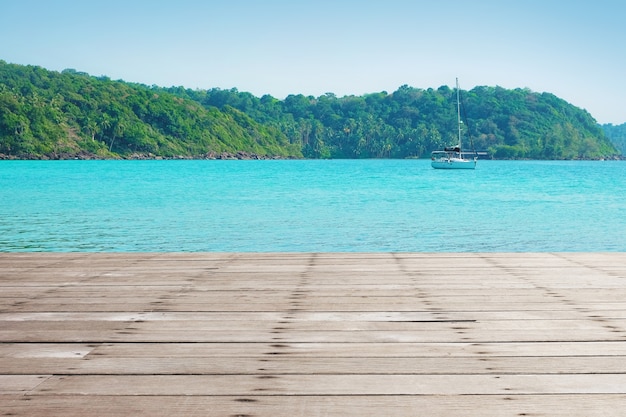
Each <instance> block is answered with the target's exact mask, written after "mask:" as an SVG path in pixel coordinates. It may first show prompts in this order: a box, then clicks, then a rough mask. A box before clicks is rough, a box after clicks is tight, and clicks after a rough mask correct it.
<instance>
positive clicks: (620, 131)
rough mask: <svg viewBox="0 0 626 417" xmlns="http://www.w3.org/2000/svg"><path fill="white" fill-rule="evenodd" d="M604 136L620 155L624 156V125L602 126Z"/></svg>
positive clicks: (625, 128) (625, 125) (625, 140)
mask: <svg viewBox="0 0 626 417" xmlns="http://www.w3.org/2000/svg"><path fill="white" fill-rule="evenodd" d="M602 130H604V134H605V135H606V136H607V137H608V138H609V140H610V141H611V142H612V143H613V145H615V147H616V148H617V150H618V151H620V153H621V154H622V155H626V123H623V124H621V125H617V126H615V125H612V124H606V125H602Z"/></svg>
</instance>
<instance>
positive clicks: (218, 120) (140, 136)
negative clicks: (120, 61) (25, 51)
mask: <svg viewBox="0 0 626 417" xmlns="http://www.w3.org/2000/svg"><path fill="white" fill-rule="evenodd" d="M0 80H1V83H0V154H5V155H9V156H16V157H20V158H39V157H46V158H63V157H87V158H89V157H98V158H118V157H153V156H162V157H207V156H213V155H220V154H222V153H226V154H229V155H236V154H237V153H239V154H241V153H247V154H255V155H260V156H283V157H287V156H295V157H299V156H301V155H302V154H301V152H300V147H299V145H292V144H289V142H288V141H287V138H286V136H285V135H284V134H283V133H281V132H280V131H279V130H277V129H275V128H273V127H271V126H268V125H262V124H260V123H258V122H255V121H254V120H252V119H251V118H250V117H248V116H247V115H246V114H244V113H242V112H241V111H239V110H237V109H234V108H225V109H221V110H218V109H217V108H215V107H209V108H205V107H204V106H202V105H201V104H200V103H197V102H194V101H191V100H185V99H183V98H181V97H177V96H175V95H173V94H170V93H167V92H165V91H162V90H155V89H152V88H149V87H147V86H144V85H136V84H129V83H125V82H121V81H111V80H109V79H107V78H106V77H99V78H96V77H91V76H89V75H87V74H84V73H78V72H76V71H73V70H66V71H63V73H58V72H53V71H47V70H45V69H43V68H40V67H32V66H19V65H10V64H6V63H4V62H1V61H0Z"/></svg>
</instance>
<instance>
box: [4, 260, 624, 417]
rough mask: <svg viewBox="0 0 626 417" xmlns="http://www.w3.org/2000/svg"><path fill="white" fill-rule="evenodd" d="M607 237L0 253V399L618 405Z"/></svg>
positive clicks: (137, 409)
mask: <svg viewBox="0 0 626 417" xmlns="http://www.w3.org/2000/svg"><path fill="white" fill-rule="evenodd" d="M625 409H626V253H511V254H506V253H501V254H498V253H489V254H467V253H464V254H453V253H448V254H419V253H388V254H385V253H377V254H332V253H326V254H322V253H318V254H304V253H301V254H295V253H294V254H284V253H267V254H253V253H251V254H235V253H228V254H226V253H224V254H218V253H214V254H206V253H195V254H156V253H149V254H132V253H126V254H105V253H99V254H85V253H83V254H79V253H69V254H53V253H39V254H34V253H0V414H1V415H18V416H19V415H22V416H119V415H145V416H174V415H185V416H207V415H211V416H278V417H280V416H320V415H326V416H336V415H341V416H383V415H384V416H415V415H428V416H451V415H459V416H523V415H533V416H568V417H571V416H621V415H623V414H624V411H623V410H625Z"/></svg>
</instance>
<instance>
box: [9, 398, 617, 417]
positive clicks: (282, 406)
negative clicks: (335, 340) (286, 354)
mask: <svg viewBox="0 0 626 417" xmlns="http://www.w3.org/2000/svg"><path fill="white" fill-rule="evenodd" d="M0 401H2V406H3V407H2V409H3V411H5V412H6V413H7V414H10V415H15V416H30V417H84V416H99V417H119V416H122V415H133V416H149V417H171V416H187V417H205V416H207V415H211V416H258V417H293V416H347V417H379V416H387V417H406V416H416V415H428V416H429V417H450V416H464V417H519V416H544V417H622V416H623V412H624V409H626V396H624V395H579V394H577V395H516V394H506V395H487V396H485V395H469V396H406V395H405V396H389V395H385V396H330V397H329V396H324V397H319V396H307V397H302V396H263V397H258V396H245V397H241V396H162V397H157V396H117V397H110V396H84V395H62V396H54V395H47V396H27V397H24V396H20V397H9V398H7V399H6V400H1V399H0Z"/></svg>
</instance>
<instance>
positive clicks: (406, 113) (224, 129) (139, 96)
mask: <svg viewBox="0 0 626 417" xmlns="http://www.w3.org/2000/svg"><path fill="white" fill-rule="evenodd" d="M461 96H462V104H463V113H464V116H465V117H464V118H465V120H466V122H467V123H466V129H465V131H466V132H467V133H469V136H467V137H466V138H465V139H464V141H465V144H466V145H467V147H469V146H470V145H471V144H473V146H474V148H475V149H476V150H479V151H484V152H487V154H488V157H492V158H499V159H513V158H515V159H520V158H526V159H598V158H609V157H616V156H617V155H618V154H619V152H618V151H617V149H615V147H614V146H613V145H612V144H611V143H610V141H609V140H608V139H607V137H606V136H605V134H604V132H603V130H602V129H601V127H600V126H599V125H598V124H597V123H596V122H595V120H594V119H593V118H592V117H591V115H589V114H588V113H587V112H586V111H584V110H581V109H579V108H576V107H574V106H572V105H570V104H568V103H567V102H565V101H564V100H561V99H559V98H557V97H556V96H554V95H552V94H548V93H542V94H539V93H534V92H532V91H530V90H526V89H515V90H507V89H503V88H500V87H477V88H474V89H472V90H470V91H462V94H461ZM455 97H456V95H455V92H454V90H453V89H451V88H449V87H447V86H443V87H440V88H438V89H436V90H435V89H432V88H429V89H426V90H423V89H418V88H413V87H409V86H406V85H405V86H401V87H400V88H399V89H398V90H397V91H394V92H393V93H387V92H380V93H372V94H367V95H364V96H346V97H341V98H339V97H336V96H335V95H333V94H331V93H328V94H326V95H323V96H320V97H312V96H303V95H290V96H288V97H287V98H285V99H284V100H279V99H277V98H274V97H272V96H269V95H266V96H263V97H260V98H258V97H255V96H253V95H252V94H250V93H246V92H239V91H238V90H237V89H231V90H221V89H211V90H191V89H185V88H183V87H172V88H162V87H156V86H152V87H149V86H145V85H140V84H131V83H126V82H123V81H112V80H110V79H108V78H107V77H92V76H89V75H88V74H84V73H79V72H77V71H74V70H65V71H63V72H62V73H58V72H54V71H47V70H45V69H43V68H40V67H34V66H20V65H13V64H7V63H5V62H3V61H0V154H3V155H4V156H5V157H17V158H42V157H43V158H66V157H81V158H83V157H97V158H119V157H122V158H140V157H168V158H169V157H186V158H205V157H220V156H221V155H226V156H235V157H238V156H242V155H243V156H244V157H250V156H254V157H257V156H258V157H303V156H304V157H309V158H421V157H427V156H428V155H429V154H430V152H431V151H432V150H434V149H437V148H440V147H442V146H446V145H451V144H454V143H455V140H456V139H455V137H456V107H455ZM0 156H1V155H0Z"/></svg>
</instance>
